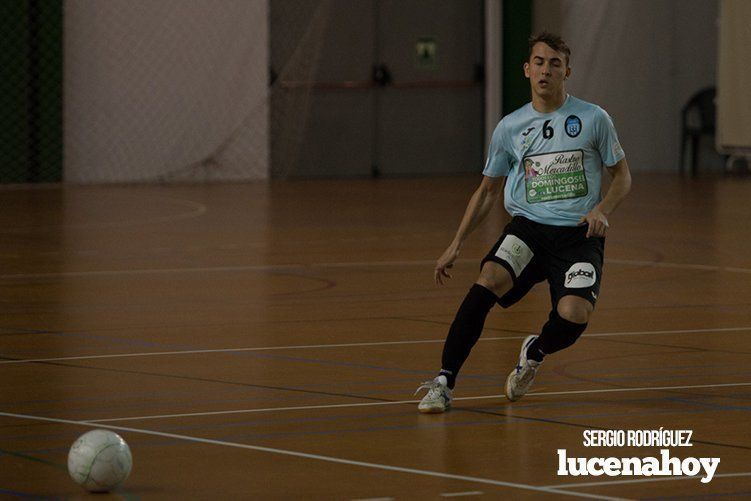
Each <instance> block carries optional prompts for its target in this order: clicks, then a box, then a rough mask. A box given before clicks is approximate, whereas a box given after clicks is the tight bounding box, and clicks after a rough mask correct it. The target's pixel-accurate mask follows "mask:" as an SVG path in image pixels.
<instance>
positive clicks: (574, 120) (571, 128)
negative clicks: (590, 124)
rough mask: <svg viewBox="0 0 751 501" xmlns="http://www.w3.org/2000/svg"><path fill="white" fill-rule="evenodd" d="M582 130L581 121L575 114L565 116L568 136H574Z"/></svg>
mask: <svg viewBox="0 0 751 501" xmlns="http://www.w3.org/2000/svg"><path fill="white" fill-rule="evenodd" d="M581 131H582V121H581V119H580V118H579V117H577V116H576V115H569V116H568V117H566V134H567V135H568V137H576V136H578V135H579V133H580V132H581Z"/></svg>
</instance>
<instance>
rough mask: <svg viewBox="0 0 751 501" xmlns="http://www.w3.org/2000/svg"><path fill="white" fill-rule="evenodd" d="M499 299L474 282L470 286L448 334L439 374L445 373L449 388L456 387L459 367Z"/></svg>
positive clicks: (478, 337)
mask: <svg viewBox="0 0 751 501" xmlns="http://www.w3.org/2000/svg"><path fill="white" fill-rule="evenodd" d="M496 301H498V296H496V295H495V294H494V293H493V292H492V291H490V290H488V289H486V288H485V287H483V286H482V285H479V284H474V285H473V286H472V288H471V289H469V292H468V293H467V296H466V297H465V298H464V301H463V302H462V305H461V306H460V307H459V311H457V312H456V317H455V318H454V322H453V323H452V324H451V328H450V329H449V333H448V337H446V343H445V344H444V345H443V356H442V357H441V372H440V375H444V376H446V379H447V380H448V387H449V388H452V389H453V388H454V385H455V384H456V376H457V374H458V373H459V369H461V367H462V365H463V364H464V361H465V360H467V357H468V356H469V352H470V351H472V347H473V346H474V345H475V343H476V342H477V340H478V339H480V334H482V328H483V326H484V325H485V317H487V316H488V312H489V311H490V308H492V307H493V305H494V304H495V303H496Z"/></svg>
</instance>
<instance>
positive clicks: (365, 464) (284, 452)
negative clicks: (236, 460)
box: [0, 412, 623, 500]
mask: <svg viewBox="0 0 751 501" xmlns="http://www.w3.org/2000/svg"><path fill="white" fill-rule="evenodd" d="M0 416H6V417H11V418H18V419H29V420H33V421H44V422H49V423H61V424H72V425H77V426H89V427H91V426H94V427H100V428H108V429H110V430H116V431H122V432H130V433H140V434H143V435H153V436H157V437H166V438H174V439H177V440H185V441H187V442H197V443H202V444H210V445H222V446H225V447H234V448H237V449H248V450H252V451H260V452H270V453H272V454H281V455H284V456H293V457H300V458H306V459H317V460H319V461H327V462H330V463H339V464H346V465H350V466H361V467H364V468H371V469H376V470H387V471H395V472H399V473H411V474H413V475H423V476H428V477H439V478H448V479H452V480H461V481H464V482H475V483H479V484H488V485H496V486H499V487H511V488H514V489H523V490H528V491H537V492H547V493H550V494H560V495H564V496H578V497H585V498H591V499H610V500H620V499H623V498H613V497H606V496H597V495H594V494H585V493H581V492H574V491H567V490H563V489H556V488H554V487H537V486H534V485H527V484H520V483H516V482H504V481H503V480H492V479H489V478H481V477H469V476H465V475H454V474H452V473H443V472H440V471H430V470H418V469H415V468H402V467H400V466H391V465H386V464H379V463H368V462H365V461H353V460H350V459H342V458H336V457H332V456H322V455H319V454H308V453H306V452H297V451H289V450H285V449H275V448H272V447H262V446H260V445H249V444H240V443H237V442H226V441H223V440H212V439H209V438H200V437H192V436H189V435H178V434H175V433H165V432H161V431H153V430H145V429H141V428H128V427H125V426H113V425H102V424H98V423H94V422H93V421H72V420H68V419H57V418H49V417H43V416H32V415H28V414H14V413H11V412H0Z"/></svg>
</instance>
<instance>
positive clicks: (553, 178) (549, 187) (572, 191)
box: [522, 150, 589, 204]
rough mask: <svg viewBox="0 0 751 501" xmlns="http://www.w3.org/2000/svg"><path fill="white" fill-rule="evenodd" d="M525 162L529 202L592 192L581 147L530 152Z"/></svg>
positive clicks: (547, 200)
mask: <svg viewBox="0 0 751 501" xmlns="http://www.w3.org/2000/svg"><path fill="white" fill-rule="evenodd" d="M522 165H523V166H524V182H525V188H526V192H527V202H528V203H531V204H533V203H539V202H549V201H551V200H565V199H569V198H580V197H583V196H586V195H587V193H588V192H589V190H588V187H587V177H586V175H585V174H584V152H583V151H582V150H573V151H560V152H555V153H543V154H540V155H530V156H528V157H524V158H523V159H522Z"/></svg>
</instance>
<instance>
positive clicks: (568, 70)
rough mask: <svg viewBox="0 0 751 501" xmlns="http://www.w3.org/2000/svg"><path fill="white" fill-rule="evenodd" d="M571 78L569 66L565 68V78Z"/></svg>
mask: <svg viewBox="0 0 751 501" xmlns="http://www.w3.org/2000/svg"><path fill="white" fill-rule="evenodd" d="M570 76H571V66H566V78H568V77H570Z"/></svg>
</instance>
